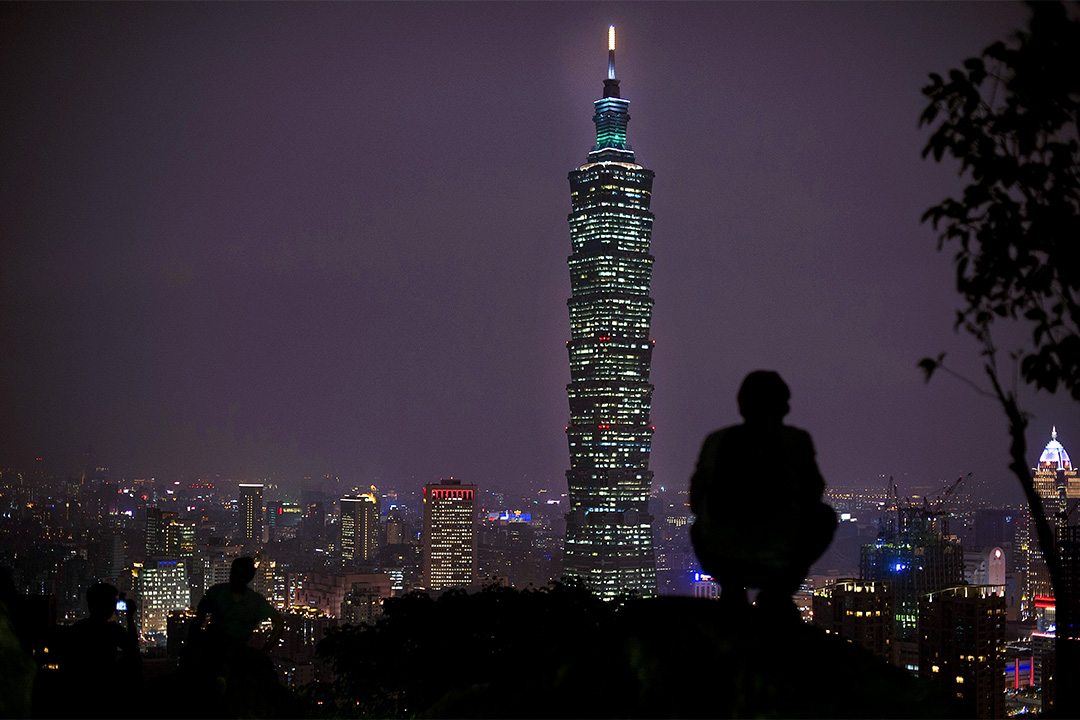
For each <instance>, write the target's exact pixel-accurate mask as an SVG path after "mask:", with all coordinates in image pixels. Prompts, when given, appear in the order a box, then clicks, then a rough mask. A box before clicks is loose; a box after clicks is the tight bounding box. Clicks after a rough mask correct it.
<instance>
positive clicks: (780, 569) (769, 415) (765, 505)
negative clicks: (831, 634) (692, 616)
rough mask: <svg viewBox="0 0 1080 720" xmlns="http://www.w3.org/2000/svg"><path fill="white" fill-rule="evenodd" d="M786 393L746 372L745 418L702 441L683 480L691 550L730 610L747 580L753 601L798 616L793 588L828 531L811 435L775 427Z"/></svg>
mask: <svg viewBox="0 0 1080 720" xmlns="http://www.w3.org/2000/svg"><path fill="white" fill-rule="evenodd" d="M790 397H791V392H790V391H789V390H788V386H787V385H786V384H785V383H784V381H783V380H782V379H780V376H779V375H778V374H776V373H775V372H770V371H765V370H758V371H755V372H752V373H750V374H749V375H747V376H746V379H745V380H743V383H742V386H741V387H740V388H739V395H738V402H739V413H740V414H741V415H742V416H743V419H744V420H745V422H744V423H743V424H742V425H732V426H731V427H726V428H723V429H722V430H717V431H716V432H714V433H713V434H711V435H709V436H708V437H707V438H705V443H704V445H703V446H702V448H701V456H700V457H699V459H698V464H697V469H696V470H695V471H694V475H693V477H692V478H691V480H690V507H691V509H692V510H693V512H694V513H695V514H696V516H697V519H696V520H695V522H694V526H693V528H692V529H691V533H690V535H691V538H692V540H693V543H694V552H695V553H697V556H698V560H699V561H700V562H701V567H702V569H703V570H704V571H705V572H707V573H709V574H710V575H712V576H713V577H714V578H715V579H716V581H717V582H718V583H720V588H721V590H720V592H721V594H720V601H721V603H722V604H723V605H724V606H725V609H726V610H728V611H736V612H737V611H740V610H743V609H745V608H746V607H748V603H747V598H746V588H748V587H753V588H759V590H760V592H759V593H758V597H757V605H758V606H759V607H760V608H762V609H768V610H771V611H774V612H777V613H780V614H784V615H789V616H790V615H792V613H796V614H795V615H794V617H798V615H797V610H796V609H795V606H794V603H793V601H792V599H791V598H792V595H794V593H795V592H796V591H797V590H798V589H799V585H800V584H801V583H802V581H803V579H804V578H805V577H806V573H807V571H808V570H809V569H810V565H812V564H813V562H814V560H816V559H817V558H818V557H819V556H820V555H821V553H822V552H824V551H825V548H827V547H828V546H829V542H831V541H832V536H833V532H834V531H835V530H836V513H835V512H833V510H832V508H830V507H829V506H828V505H825V504H824V503H822V502H821V494H822V492H823V491H824V490H825V481H824V479H822V477H821V472H820V471H819V470H818V467H817V463H816V462H815V460H814V445H813V443H812V441H811V440H810V434H809V433H807V432H806V431H805V430H800V429H798V428H794V427H790V426H788V425H784V424H783V419H784V416H785V415H787V413H788V411H789V410H790V408H789V406H788V399H789V398H790Z"/></svg>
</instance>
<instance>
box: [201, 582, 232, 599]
mask: <svg viewBox="0 0 1080 720" xmlns="http://www.w3.org/2000/svg"><path fill="white" fill-rule="evenodd" d="M228 592H229V583H218V584H217V585H211V586H210V587H208V588H207V589H206V592H204V593H203V597H204V598H211V599H213V598H216V597H220V596H221V595H222V594H225V593H228Z"/></svg>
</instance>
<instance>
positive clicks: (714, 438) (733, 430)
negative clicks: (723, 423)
mask: <svg viewBox="0 0 1080 720" xmlns="http://www.w3.org/2000/svg"><path fill="white" fill-rule="evenodd" d="M745 429H746V428H745V426H744V425H728V426H727V427H722V428H720V429H719V430H714V431H713V432H711V433H709V434H708V436H706V438H705V445H720V444H723V443H725V442H730V441H732V440H737V439H738V437H739V436H740V435H741V434H742V433H743V432H744V431H745Z"/></svg>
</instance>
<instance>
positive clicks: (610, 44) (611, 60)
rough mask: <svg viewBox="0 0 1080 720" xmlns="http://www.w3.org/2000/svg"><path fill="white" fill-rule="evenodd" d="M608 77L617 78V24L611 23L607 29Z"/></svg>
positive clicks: (609, 78)
mask: <svg viewBox="0 0 1080 720" xmlns="http://www.w3.org/2000/svg"><path fill="white" fill-rule="evenodd" d="M607 77H608V80H614V79H615V26H614V25H609V26H608V29H607Z"/></svg>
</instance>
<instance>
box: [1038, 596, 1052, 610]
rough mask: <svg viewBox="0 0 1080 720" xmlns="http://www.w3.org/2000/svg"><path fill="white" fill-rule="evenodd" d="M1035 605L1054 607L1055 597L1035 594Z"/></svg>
mask: <svg viewBox="0 0 1080 720" xmlns="http://www.w3.org/2000/svg"><path fill="white" fill-rule="evenodd" d="M1035 607H1037V608H1052V607H1054V598H1053V596H1046V595H1036V596H1035Z"/></svg>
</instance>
